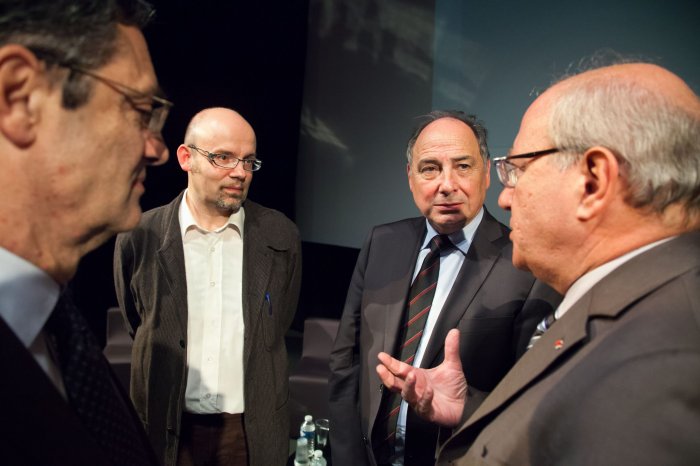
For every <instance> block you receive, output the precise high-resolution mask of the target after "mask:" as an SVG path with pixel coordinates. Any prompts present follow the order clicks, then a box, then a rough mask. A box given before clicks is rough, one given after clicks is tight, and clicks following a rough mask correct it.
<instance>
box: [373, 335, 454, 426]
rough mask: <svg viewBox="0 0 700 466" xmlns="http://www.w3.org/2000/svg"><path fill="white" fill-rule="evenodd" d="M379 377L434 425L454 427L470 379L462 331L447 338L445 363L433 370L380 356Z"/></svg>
mask: <svg viewBox="0 0 700 466" xmlns="http://www.w3.org/2000/svg"><path fill="white" fill-rule="evenodd" d="M378 357H379V361H380V362H381V364H379V365H378V366H377V374H379V378H380V379H381V380H382V383H383V384H384V386H385V387H386V388H388V389H389V390H391V391H394V392H401V397H402V398H403V399H404V400H406V401H407V402H408V404H409V405H410V406H411V407H412V408H413V409H415V411H416V412H417V413H418V415H419V416H421V417H422V418H424V419H427V420H428V421H430V422H435V423H437V424H441V425H443V426H446V427H454V426H456V425H457V424H458V423H459V420H460V418H461V416H462V412H463V411H464V403H465V402H466V398H467V380H466V378H465V377H464V373H463V372H462V362H461V360H460V358H459V330H457V329H452V330H450V331H449V333H448V334H447V337H446V338H445V360H444V361H443V362H442V363H441V364H440V365H439V366H437V367H434V368H432V369H420V368H418V367H413V366H410V365H408V364H406V363H404V362H401V361H399V360H398V359H394V358H392V357H391V356H389V355H388V354H386V353H379V355H378Z"/></svg>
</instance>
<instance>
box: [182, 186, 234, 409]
mask: <svg viewBox="0 0 700 466" xmlns="http://www.w3.org/2000/svg"><path fill="white" fill-rule="evenodd" d="M186 199H187V192H185V195H184V196H183V198H182V202H181V204H180V210H179V219H180V228H181V232H182V243H183V247H184V253H185V272H186V276H187V387H186V389H185V410H186V411H188V412H192V413H197V414H214V413H231V414H235V413H242V412H244V402H243V380H244V373H243V337H244V333H243V330H244V324H243V297H242V289H243V222H244V218H245V212H244V210H243V208H242V207H241V208H240V209H239V210H238V212H236V213H234V214H232V215H231V216H230V217H229V219H228V222H227V223H226V224H225V225H224V226H222V227H220V228H218V229H216V230H214V231H207V230H205V229H203V228H201V227H200V226H198V225H197V223H196V221H195V220H194V216H193V215H192V212H191V211H190V209H189V207H188V206H187V202H186Z"/></svg>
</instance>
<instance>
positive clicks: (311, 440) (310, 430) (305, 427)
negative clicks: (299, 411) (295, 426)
mask: <svg viewBox="0 0 700 466" xmlns="http://www.w3.org/2000/svg"><path fill="white" fill-rule="evenodd" d="M299 433H300V434H301V436H302V437H304V438H305V439H306V440H307V441H308V446H309V457H311V456H313V454H314V450H315V445H316V424H314V418H313V416H311V415H309V414H307V415H306V416H304V422H303V423H302V424H301V428H300V429H299Z"/></svg>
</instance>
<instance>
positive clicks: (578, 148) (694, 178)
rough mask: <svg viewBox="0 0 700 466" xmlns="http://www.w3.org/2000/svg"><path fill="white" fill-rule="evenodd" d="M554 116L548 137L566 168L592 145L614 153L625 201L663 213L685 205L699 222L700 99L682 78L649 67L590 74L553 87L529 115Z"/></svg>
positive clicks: (625, 67) (616, 68) (550, 118)
mask: <svg viewBox="0 0 700 466" xmlns="http://www.w3.org/2000/svg"><path fill="white" fill-rule="evenodd" d="M530 111H532V112H537V111H544V112H547V113H548V119H547V122H548V126H547V128H546V132H547V134H548V137H549V138H550V141H551V144H552V145H553V146H554V147H558V148H561V149H564V151H565V152H566V154H564V155H562V156H558V157H556V161H557V162H558V163H560V164H561V166H562V168H564V167H567V166H570V165H571V164H572V163H574V162H575V161H576V160H577V159H578V156H580V155H581V154H582V153H583V152H585V151H586V150H587V149H589V148H590V147H593V146H604V147H607V148H609V149H610V150H612V151H613V152H614V153H615V155H616V156H617V157H618V159H619V160H620V162H621V174H622V176H623V178H624V179H625V182H626V185H627V193H626V197H625V201H626V202H627V203H628V204H629V205H631V206H632V207H635V208H648V209H650V210H651V211H655V212H657V213H662V212H664V211H665V210H666V209H667V207H669V206H671V205H678V206H680V207H681V209H682V210H683V211H684V212H685V213H686V214H688V216H689V219H691V220H692V219H694V221H698V220H699V219H700V98H698V96H697V94H695V93H694V92H693V91H692V90H691V89H690V87H688V85H687V84H686V83H685V82H684V81H683V80H682V79H680V78H679V77H678V76H676V75H675V74H673V73H671V72H670V71H668V70H666V69H664V68H662V67H660V66H657V65H653V64H648V63H627V64H620V65H613V66H607V67H603V68H597V69H594V70H590V71H587V72H584V73H581V74H579V75H576V76H573V77H570V78H568V79H565V80H563V81H560V82H559V83H557V84H555V85H554V86H552V87H551V88H550V89H548V90H547V91H546V92H545V93H544V94H543V95H542V96H541V97H540V99H538V102H536V103H535V104H533V106H532V108H531V109H530V110H528V112H530Z"/></svg>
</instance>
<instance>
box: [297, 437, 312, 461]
mask: <svg viewBox="0 0 700 466" xmlns="http://www.w3.org/2000/svg"><path fill="white" fill-rule="evenodd" d="M308 464H309V441H308V440H306V437H299V438H298V439H297V452H296V454H295V455H294V466H306V465H308Z"/></svg>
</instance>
